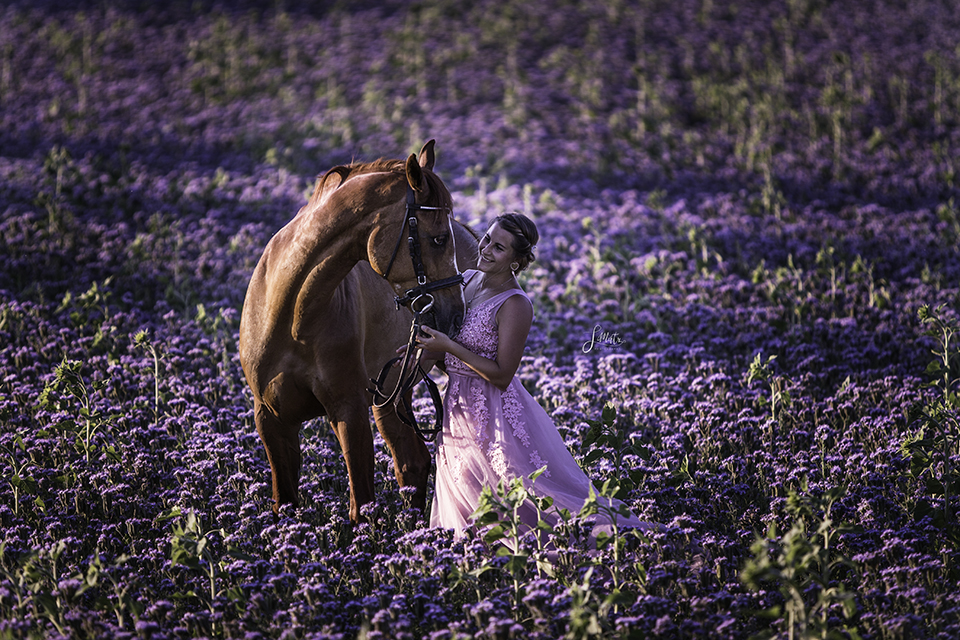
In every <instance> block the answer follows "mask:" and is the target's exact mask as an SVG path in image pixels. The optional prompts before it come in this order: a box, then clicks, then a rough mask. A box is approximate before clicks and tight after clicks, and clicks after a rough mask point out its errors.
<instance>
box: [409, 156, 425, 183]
mask: <svg viewBox="0 0 960 640" xmlns="http://www.w3.org/2000/svg"><path fill="white" fill-rule="evenodd" d="M406 169H407V184H409V185H410V188H411V189H413V190H414V191H422V190H423V169H422V168H421V167H420V163H418V162H417V156H415V155H413V154H412V153H411V154H410V157H409V158H407V165H406Z"/></svg>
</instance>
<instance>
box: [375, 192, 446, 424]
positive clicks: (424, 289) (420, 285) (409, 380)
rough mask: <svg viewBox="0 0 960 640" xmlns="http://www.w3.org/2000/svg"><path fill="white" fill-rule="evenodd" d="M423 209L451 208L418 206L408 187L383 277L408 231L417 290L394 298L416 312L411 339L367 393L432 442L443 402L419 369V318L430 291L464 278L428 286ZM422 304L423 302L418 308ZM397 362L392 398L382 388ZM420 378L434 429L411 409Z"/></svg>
mask: <svg viewBox="0 0 960 640" xmlns="http://www.w3.org/2000/svg"><path fill="white" fill-rule="evenodd" d="M421 209H423V210H426V211H444V210H448V207H427V206H424V205H420V204H417V199H416V194H415V193H414V192H413V189H412V188H411V187H410V185H409V184H408V185H407V210H406V215H405V216H404V221H403V226H402V227H401V228H400V235H399V237H398V238H397V244H396V246H394V248H393V255H392V256H390V262H389V263H388V264H387V269H386V271H384V272H383V277H384V278H387V277H388V276H389V275H390V270H391V269H392V268H393V263H394V261H395V260H396V259H397V253H399V251H400V243H401V242H402V241H403V229H404V228H407V229H408V234H407V246H408V247H409V249H410V260H411V261H412V262H413V271H414V273H415V274H416V276H417V286H416V287H414V288H413V289H408V290H407V291H406V293H405V294H404V295H403V297H402V298H401V297H396V298H394V302H396V304H397V309H398V310H399V309H400V307H401V306H404V307H405V306H407V305H410V310H411V311H413V323H412V324H411V325H410V338H409V339H408V340H407V347H406V349H405V350H404V353H403V355H402V356H398V357H396V358H393V359H392V360H390V361H389V362H387V363H386V364H385V365H384V366H383V369H381V371H380V375H379V376H378V378H377V379H376V380H374V379H373V378H371V379H370V382H372V383H373V386H372V387H370V388H369V389H368V391H370V393H372V394H373V397H374V406H375V407H377V408H378V409H380V408H383V407H385V406H387V405H388V404H391V403H392V404H393V406H394V408H395V409H396V412H397V417H398V418H400V421H401V422H403V423H404V424H406V425H407V426H410V427H412V428H413V430H414V431H416V433H417V435H418V436H420V437H421V438H422V439H424V440H426V441H427V442H431V441H433V440H434V439H435V438H436V437H437V434H439V433H440V431H442V430H443V401H442V400H441V398H440V390H439V389H438V388H437V384H436V383H435V382H434V381H433V380H432V379H431V378H430V376H428V375H427V372H426V371H424V370H423V367H421V366H420V355H421V354H420V353H417V351H418V349H417V335H418V334H419V333H420V327H421V325H422V324H423V321H422V320H421V318H420V316H421V315H423V314H424V313H427V312H428V311H430V310H431V309H432V308H433V295H431V293H430V292H431V291H437V290H438V289H445V288H447V287H453V286H456V285H459V284H462V283H463V276H462V275H460V274H457V275H455V276H452V277H450V278H444V279H443V280H437V281H435V282H429V283H428V282H427V277H426V274H425V273H424V270H423V256H422V254H421V251H420V234H419V233H418V223H417V211H420V210H421ZM421 300H423V301H424V302H423V304H422V305H420V307H419V308H417V307H418V303H419V302H420V301H421ZM397 362H402V365H401V367H400V377H399V379H398V380H397V386H396V388H394V390H393V392H392V393H390V395H387V394H386V393H385V392H384V389H383V385H384V384H386V381H387V376H388V375H389V374H390V370H391V369H392V368H393V365H394V364H395V363H397ZM418 375H419V376H421V377H422V379H423V382H424V384H426V385H427V390H428V391H429V393H430V398H431V399H432V400H433V406H434V409H435V412H436V413H435V420H434V426H433V427H421V426H420V425H419V423H418V422H417V417H416V415H415V414H414V411H413V407H412V406H410V402H409V401H408V400H407V396H408V392H409V391H410V390H411V389H413V386H414V385H415V384H416V382H417V376H418ZM400 403H402V405H403V411H401V410H400V407H399V406H397V405H398V404H400Z"/></svg>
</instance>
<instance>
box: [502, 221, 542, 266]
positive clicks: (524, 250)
mask: <svg viewBox="0 0 960 640" xmlns="http://www.w3.org/2000/svg"><path fill="white" fill-rule="evenodd" d="M494 222H495V223H496V224H498V225H500V228H501V229H503V230H504V231H506V232H508V233H509V234H510V235H512V236H513V251H514V253H515V254H516V260H515V262H516V263H517V264H519V265H520V266H519V267H518V268H517V269H516V270H514V273H520V272H521V271H523V270H524V269H526V268H527V267H529V266H530V263H531V262H533V261H534V260H535V259H536V255H535V254H534V251H535V250H536V248H537V242H538V241H539V240H540V232H538V231H537V225H535V224H534V223H533V220H531V219H530V218H528V217H527V216H525V215H523V214H522V213H512V212H511V213H505V214H503V215H502V216H497V218H496V219H495V220H494Z"/></svg>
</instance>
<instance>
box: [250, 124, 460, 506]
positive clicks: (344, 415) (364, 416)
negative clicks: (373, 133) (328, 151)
mask: <svg viewBox="0 0 960 640" xmlns="http://www.w3.org/2000/svg"><path fill="white" fill-rule="evenodd" d="M434 161H435V156H434V141H433V140H431V141H430V142H428V143H427V144H426V145H424V147H423V149H422V150H421V151H420V154H419V158H418V157H417V156H415V155H411V156H410V157H409V158H408V159H407V160H406V162H404V161H401V160H377V161H375V162H371V163H365V164H351V165H347V166H340V167H334V168H333V169H330V170H329V171H327V173H326V174H324V175H323V176H322V177H321V178H320V179H319V180H318V182H317V186H316V189H315V190H314V192H313V195H312V196H311V198H310V200H309V201H308V202H307V204H306V205H305V206H304V207H303V208H301V209H300V211H299V212H298V213H297V215H296V216H295V217H294V218H293V219H292V220H291V221H290V222H289V223H287V225H286V226H284V227H283V228H282V229H280V231H278V232H277V234H276V235H274V237H273V238H272V239H271V240H270V242H269V243H267V246H266V248H265V249H264V252H263V255H262V256H261V258H260V261H259V263H258V264H257V267H256V269H255V270H254V272H253V275H252V276H251V278H250V284H249V287H248V288H247V295H246V299H245V300H244V303H243V313H242V315H241V318H240V347H239V350H240V362H241V365H242V366H243V371H244V375H245V376H246V379H247V383H248V384H249V385H250V388H251V390H252V391H253V401H254V418H255V421H256V425H257V432H258V433H259V434H260V439H261V440H262V441H263V446H264V448H265V449H266V453H267V459H268V460H269V462H270V469H271V479H272V484H273V501H274V504H273V510H274V513H277V512H278V510H279V508H280V507H281V506H282V505H284V504H292V505H296V504H298V486H299V479H300V465H301V454H300V426H301V423H302V422H303V421H304V420H309V419H311V418H315V417H317V416H321V415H326V416H327V417H328V418H329V420H330V422H331V424H332V426H333V429H334V432H335V433H336V436H337V439H338V441H339V443H340V448H341V450H342V452H343V457H344V459H345V461H346V466H347V474H348V476H349V480H350V519H351V520H353V521H355V522H356V521H360V520H361V519H362V518H361V516H360V507H361V506H363V505H364V504H366V503H368V502H371V501H373V498H374V496H373V478H374V473H373V469H374V457H373V432H372V429H371V426H370V418H369V410H370V406H371V404H372V401H373V398H372V395H371V394H370V392H369V391H368V390H367V387H368V386H369V384H370V379H371V378H373V377H375V376H376V374H377V373H378V372H379V371H380V368H381V367H382V366H383V365H384V364H385V363H386V362H387V361H388V360H390V359H391V358H393V357H394V356H395V355H396V353H395V350H396V349H397V347H398V346H400V345H402V344H404V343H405V342H406V340H407V338H408V334H409V331H410V322H411V320H412V317H413V314H412V313H411V312H410V311H409V310H407V309H406V308H402V309H399V310H398V309H397V307H396V306H395V303H394V301H395V297H398V296H402V295H403V294H404V292H406V291H408V290H410V289H411V288H414V287H416V286H417V284H418V278H417V276H416V275H415V270H414V267H413V260H411V256H410V254H409V253H408V252H407V251H406V247H407V234H408V233H409V224H408V223H407V222H406V219H407V218H406V215H407V214H406V211H407V210H406V198H407V193H408V191H410V189H412V194H413V195H412V196H411V198H412V200H413V202H414V203H415V204H414V206H416V204H419V205H422V206H423V209H421V211H420V213H419V215H418V220H417V225H416V229H417V232H418V237H419V244H420V252H419V253H420V256H421V258H420V259H421V262H422V265H423V272H424V275H425V278H426V280H427V281H428V282H431V281H438V280H442V279H446V278H449V277H455V276H457V275H459V269H458V265H457V262H458V260H459V261H460V264H461V265H464V266H465V267H467V266H472V265H475V264H476V260H477V239H476V236H475V235H474V234H473V232H472V231H470V230H469V229H468V228H467V227H465V226H463V225H460V224H459V223H457V222H455V221H454V219H453V216H452V215H451V214H452V211H451V198H450V193H449V191H447V188H446V186H444V184H443V182H442V181H441V180H440V178H439V177H437V175H436V174H435V173H434V172H433V165H434ZM398 239H402V240H403V242H402V243H398ZM399 244H402V245H403V246H402V247H400V251H397V250H396V249H397V248H398V247H399ZM384 276H386V277H384ZM422 280H423V279H420V282H419V284H423V282H422ZM431 294H432V296H433V298H434V304H433V307H432V309H431V310H430V311H429V312H426V313H425V314H424V320H425V324H428V325H430V326H432V327H434V328H437V329H439V330H441V331H444V332H447V333H455V332H456V331H457V329H458V328H459V326H460V324H461V322H462V320H463V314H464V309H465V304H464V299H463V291H462V288H461V287H460V286H459V285H455V286H450V287H447V288H444V289H441V290H437V291H433V292H431ZM392 376H393V379H394V380H395V379H396V374H395V373H394V374H392ZM391 383H392V381H391ZM373 414H374V419H375V421H376V425H377V428H378V429H379V431H380V434H381V435H382V436H383V439H384V441H385V442H386V444H387V446H388V448H389V449H390V452H391V454H392V456H393V464H394V471H395V474H396V477H397V481H398V483H399V484H400V486H401V487H414V488H415V489H416V492H415V493H414V497H413V505H414V506H416V507H419V508H421V509H422V508H424V506H425V501H426V485H427V475H428V473H429V471H430V463H431V459H430V454H429V451H428V450H427V448H426V445H425V444H424V443H423V442H422V441H421V440H420V438H419V437H418V436H417V435H416V434H415V433H414V430H413V429H412V428H411V427H409V426H407V425H405V424H403V423H402V422H401V421H400V420H399V418H398V417H397V415H396V411H395V409H394V407H393V406H391V405H388V406H387V407H384V408H381V409H378V408H374V410H373Z"/></svg>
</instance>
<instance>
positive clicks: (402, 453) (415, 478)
mask: <svg viewBox="0 0 960 640" xmlns="http://www.w3.org/2000/svg"><path fill="white" fill-rule="evenodd" d="M408 396H409V393H408ZM373 417H374V419H375V420H376V421H377V429H379V430H380V435H381V436H383V441H384V442H385V443H386V445H387V448H389V449H390V453H391V454H392V455H393V471H394V474H395V475H396V477H397V484H399V485H400V486H401V487H413V488H414V489H416V492H415V493H414V494H413V500H412V503H411V505H410V506H412V507H413V508H415V509H420V510H421V511H424V510H425V508H426V501H427V476H428V475H429V474H430V463H431V459H430V451H429V450H428V449H427V446H426V445H425V444H424V443H423V440H421V439H420V437H419V436H418V435H417V434H416V432H414V430H413V429H412V428H411V427H408V426H407V425H405V424H403V422H401V421H400V418H399V417H397V412H396V409H394V407H393V406H392V405H388V406H387V407H383V408H380V409H378V408H376V407H374V408H373Z"/></svg>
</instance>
